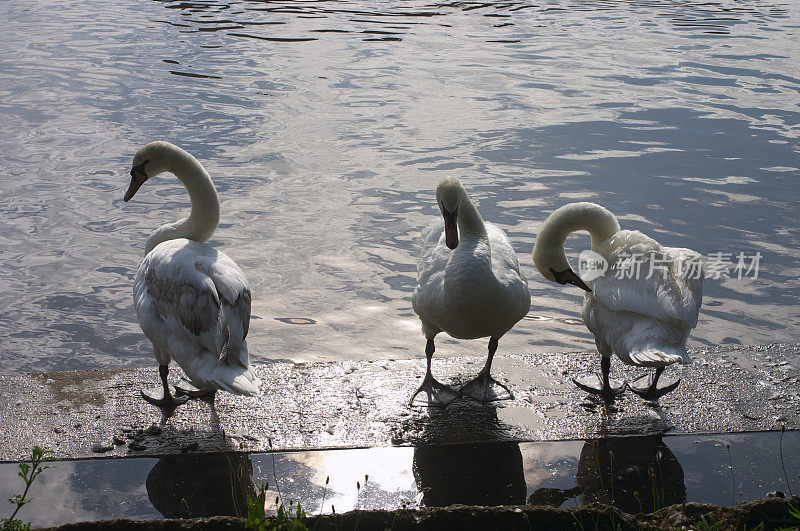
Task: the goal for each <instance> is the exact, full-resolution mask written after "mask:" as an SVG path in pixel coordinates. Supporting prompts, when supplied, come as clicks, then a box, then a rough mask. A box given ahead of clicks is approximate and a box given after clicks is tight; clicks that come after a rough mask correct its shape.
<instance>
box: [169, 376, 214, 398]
mask: <svg viewBox="0 0 800 531" xmlns="http://www.w3.org/2000/svg"><path fill="white" fill-rule="evenodd" d="M216 394H217V390H216V389H200V388H199V387H197V386H195V385H194V384H193V383H191V382H190V381H189V380H187V379H185V378H183V379H181V381H180V382H178V385H176V386H175V395H176V396H181V397H183V396H186V397H189V398H204V399H213V398H214V397H215V396H216Z"/></svg>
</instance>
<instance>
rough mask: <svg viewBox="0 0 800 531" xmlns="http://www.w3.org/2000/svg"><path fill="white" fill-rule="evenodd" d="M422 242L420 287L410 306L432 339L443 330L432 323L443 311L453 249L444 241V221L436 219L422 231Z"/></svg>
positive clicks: (418, 266)
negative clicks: (448, 264)
mask: <svg viewBox="0 0 800 531" xmlns="http://www.w3.org/2000/svg"><path fill="white" fill-rule="evenodd" d="M419 243H420V257H419V260H418V261H417V287H416V288H415V289H414V293H413V294H412V296H411V305H412V306H413V308H414V311H415V312H416V314H417V315H418V316H419V318H420V320H421V321H422V331H423V333H424V334H425V335H426V337H433V335H435V334H436V333H438V332H439V331H440V328H439V327H438V326H436V325H435V324H433V323H434V322H435V321H438V318H437V317H438V315H439V314H440V313H441V312H442V311H443V310H444V301H443V287H444V274H445V269H446V268H447V262H448V261H449V260H450V249H448V248H447V245H445V240H444V221H443V220H442V219H437V220H434V221H433V222H431V223H429V224H428V225H427V226H426V227H425V228H424V229H423V230H422V234H421V235H420V239H419Z"/></svg>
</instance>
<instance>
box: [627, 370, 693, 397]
mask: <svg viewBox="0 0 800 531" xmlns="http://www.w3.org/2000/svg"><path fill="white" fill-rule="evenodd" d="M662 372H664V367H659V368H657V369H656V372H655V374H654V375H652V376H651V377H650V378H649V385H644V386H635V385H633V384H631V391H633V392H634V393H636V394H637V395H639V396H641V397H642V398H644V399H645V400H658V399H659V398H661V397H662V396H664V395H665V394H667V393H669V392H670V391H674V390H675V389H676V388H677V387H678V385H679V384H680V383H681V380H680V378H678V379H677V380H676V381H674V382H672V383H670V384H668V385H665V386H664V387H661V388H659V387H658V378H659V377H660V376H661V373H662Z"/></svg>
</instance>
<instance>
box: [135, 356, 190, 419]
mask: <svg viewBox="0 0 800 531" xmlns="http://www.w3.org/2000/svg"><path fill="white" fill-rule="evenodd" d="M158 374H159V375H160V376H161V385H162V386H163V387H164V395H163V396H162V397H161V398H156V397H153V396H150V395H148V394H147V393H145V392H144V391H139V392H140V393H142V398H144V399H145V400H146V401H148V402H150V403H151V404H153V405H154V406H158V407H160V408H162V409H175V408H176V407H178V406H179V405H181V404H183V403H185V402H186V401H187V400H188V398H187V397H185V396H172V394H171V393H170V392H169V382H167V375H169V365H159V366H158Z"/></svg>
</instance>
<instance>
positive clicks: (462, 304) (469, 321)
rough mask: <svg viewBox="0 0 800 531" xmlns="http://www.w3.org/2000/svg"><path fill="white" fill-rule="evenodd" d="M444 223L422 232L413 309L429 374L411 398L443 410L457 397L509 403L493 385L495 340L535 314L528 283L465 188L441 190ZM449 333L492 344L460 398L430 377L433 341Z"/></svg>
mask: <svg viewBox="0 0 800 531" xmlns="http://www.w3.org/2000/svg"><path fill="white" fill-rule="evenodd" d="M436 202H437V203H438V205H439V209H440V211H441V214H442V218H443V219H439V220H438V221H436V222H434V223H432V224H431V225H429V226H428V227H427V229H426V230H425V231H424V232H423V234H422V238H421V243H422V254H421V256H420V259H419V262H418V265H417V271H418V273H419V276H418V285H417V287H416V289H415V290H414V294H413V296H412V298H411V302H412V304H413V306H414V311H415V312H416V313H417V315H419V318H420V320H421V321H422V332H423V333H424V334H425V337H426V339H427V345H426V347H425V355H426V356H427V362H428V368H427V371H426V373H425V379H424V381H423V383H422V385H421V386H420V387H419V389H417V391H416V392H415V393H414V395H412V397H411V403H412V404H418V405H425V404H424V403H422V402H415V401H414V399H415V398H416V397H417V395H419V394H420V393H423V392H424V393H425V394H426V395H427V405H437V406H443V405H446V404H447V403H449V402H451V401H452V400H453V399H455V398H457V397H458V396H459V394H465V395H468V396H472V397H474V398H476V399H478V400H480V401H482V402H488V401H491V400H501V399H505V398H511V392H510V391H509V390H508V388H507V387H506V386H504V385H503V384H501V383H500V382H498V381H497V380H495V379H494V378H492V376H491V374H490V372H491V368H492V359H493V358H494V354H495V351H496V350H497V342H498V340H499V339H500V338H501V337H502V336H503V334H505V333H506V332H508V331H509V330H511V328H512V327H513V326H514V324H516V323H517V321H519V320H520V319H522V318H523V317H524V316H525V314H527V313H528V310H529V309H530V306H531V295H530V291H528V281H527V280H526V279H525V276H524V275H523V274H522V272H521V271H520V268H519V261H518V260H517V255H516V253H515V252H514V249H513V248H512V247H511V244H510V243H509V241H508V238H506V235H505V234H504V233H503V231H502V230H500V229H499V228H497V227H495V226H494V225H493V224H491V223H486V222H484V221H483V218H482V217H481V215H480V213H479V212H478V209H477V207H476V206H475V204H474V203H473V202H472V201H471V200H470V198H469V196H468V195H467V191H466V190H465V189H464V186H463V185H462V184H461V181H459V180H458V179H456V178H445V179H442V180H441V181H440V182H439V185H438V186H437V187H436ZM439 332H446V333H447V334H449V335H450V336H452V337H455V338H458V339H475V338H480V337H489V354H488V357H487V359H486V365H485V366H484V368H483V370H481V372H480V374H478V376H477V377H476V378H475V379H473V380H472V381H470V382H468V383H467V384H465V385H464V386H462V387H461V389H460V390H459V392H456V391H454V390H452V389H450V388H449V387H448V386H446V385H444V384H442V383H440V382H438V381H437V380H436V379H435V378H434V377H433V375H432V374H431V358H432V357H433V353H434V350H435V348H434V342H433V340H434V337H436V335H437V334H438V333H439Z"/></svg>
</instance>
